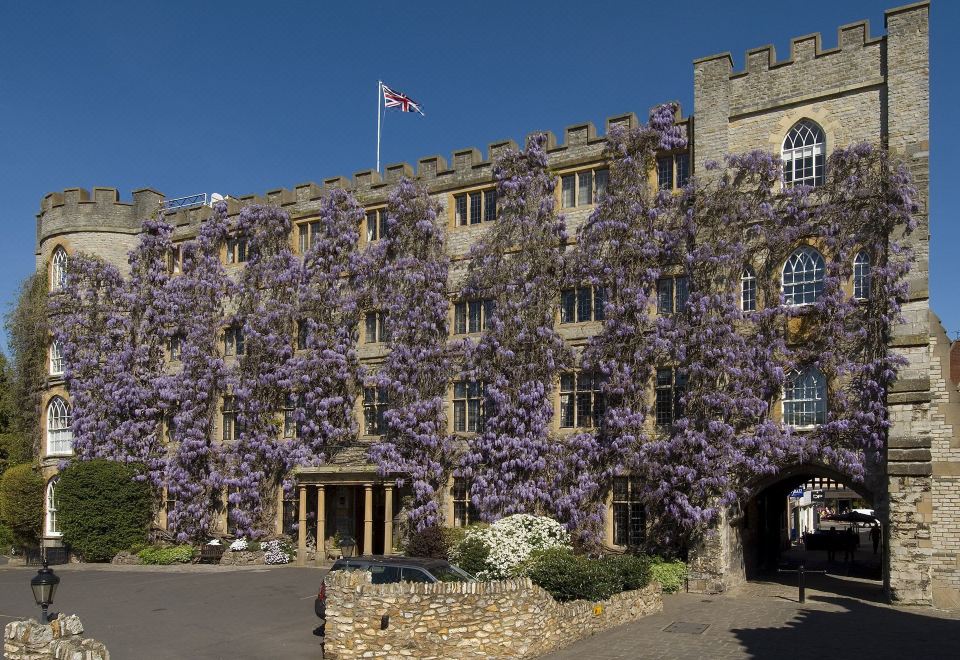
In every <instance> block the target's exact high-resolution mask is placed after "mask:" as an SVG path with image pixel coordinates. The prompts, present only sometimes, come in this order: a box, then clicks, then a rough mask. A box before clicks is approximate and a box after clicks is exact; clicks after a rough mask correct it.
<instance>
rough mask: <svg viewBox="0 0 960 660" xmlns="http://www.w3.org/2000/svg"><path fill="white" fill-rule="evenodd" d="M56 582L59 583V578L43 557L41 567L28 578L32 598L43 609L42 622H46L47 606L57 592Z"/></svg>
mask: <svg viewBox="0 0 960 660" xmlns="http://www.w3.org/2000/svg"><path fill="white" fill-rule="evenodd" d="M58 584H60V578H59V577H57V576H56V575H55V574H54V572H53V569H51V568H50V567H49V566H47V560H46V559H44V560H43V568H41V569H40V570H39V571H37V574H36V575H34V576H33V578H31V579H30V588H31V589H33V598H34V600H36V601H37V605H39V606H40V608H41V609H42V610H43V619H42V620H41V621H40V623H42V624H46V623H47V608H48V607H50V606H51V605H53V596H54V594H56V593H57V585H58Z"/></svg>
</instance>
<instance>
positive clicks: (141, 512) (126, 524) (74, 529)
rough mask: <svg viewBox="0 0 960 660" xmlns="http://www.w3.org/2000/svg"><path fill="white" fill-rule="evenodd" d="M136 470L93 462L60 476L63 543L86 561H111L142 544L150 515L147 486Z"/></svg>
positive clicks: (78, 463) (76, 464)
mask: <svg viewBox="0 0 960 660" xmlns="http://www.w3.org/2000/svg"><path fill="white" fill-rule="evenodd" d="M137 475H138V468H137V467H136V466H134V465H128V464H125V463H115V462H112V461H106V460H102V459H97V460H93V461H75V462H73V463H71V464H70V465H69V466H68V467H67V469H66V470H64V471H63V472H61V473H60V482H59V484H58V485H57V500H58V505H59V508H58V514H57V515H58V519H59V522H60V529H61V530H62V531H63V539H64V541H66V542H67V543H68V544H70V546H71V547H72V548H73V550H74V552H77V553H79V554H80V556H82V557H83V558H84V560H85V561H92V562H96V561H110V560H111V559H112V558H113V557H114V555H116V554H117V553H118V552H120V551H121V550H126V549H127V548H130V547H132V546H135V545H136V544H138V543H140V544H142V543H144V542H145V541H146V539H147V531H148V529H149V526H150V522H151V520H152V518H153V515H152V505H153V501H152V496H151V493H150V486H149V485H148V484H147V483H146V482H145V481H135V480H134V479H135V477H137Z"/></svg>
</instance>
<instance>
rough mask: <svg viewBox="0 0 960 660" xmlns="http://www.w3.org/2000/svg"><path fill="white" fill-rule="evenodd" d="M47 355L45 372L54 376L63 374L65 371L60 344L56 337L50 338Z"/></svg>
mask: <svg viewBox="0 0 960 660" xmlns="http://www.w3.org/2000/svg"><path fill="white" fill-rule="evenodd" d="M47 354H48V356H49V360H48V363H47V364H48V369H47V372H48V374H49V375H50V376H53V377H54V378H56V377H59V376H63V374H64V372H65V370H66V369H65V365H64V358H63V353H61V352H60V344H59V343H57V340H56V339H51V340H50V347H49V349H48V351H47Z"/></svg>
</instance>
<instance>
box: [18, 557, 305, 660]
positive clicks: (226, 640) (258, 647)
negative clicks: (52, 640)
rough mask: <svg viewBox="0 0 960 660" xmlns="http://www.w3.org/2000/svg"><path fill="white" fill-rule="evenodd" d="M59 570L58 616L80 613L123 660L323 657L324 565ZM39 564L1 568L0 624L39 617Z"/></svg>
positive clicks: (91, 632)
mask: <svg viewBox="0 0 960 660" xmlns="http://www.w3.org/2000/svg"><path fill="white" fill-rule="evenodd" d="M150 568H153V567H121V566H117V567H111V566H103V567H91V566H83V567H76V566H55V567H54V569H55V570H56V572H57V575H59V576H60V578H61V582H60V587H59V589H58V591H57V597H56V603H55V604H54V607H53V608H52V609H53V610H54V611H57V612H64V613H66V614H78V615H79V616H80V620H81V621H82V622H83V625H84V627H85V628H86V634H87V635H88V636H90V637H94V638H96V639H99V640H101V641H103V642H105V643H106V645H107V648H108V649H109V650H110V655H111V657H113V658H116V659H117V660H126V659H128V658H129V659H136V660H173V659H177V660H180V659H182V658H191V659H198V660H200V659H214V658H230V659H231V660H233V659H237V658H291V659H297V660H299V659H308V658H310V659H317V660H319V659H320V658H321V657H322V656H321V650H320V640H319V638H318V637H316V636H314V635H313V630H314V628H315V627H316V625H317V618H316V616H315V615H314V613H313V599H314V598H315V597H316V593H317V588H318V586H319V584H320V580H321V579H322V576H323V571H321V570H319V569H315V568H295V567H290V566H283V567H271V568H264V567H260V568H247V569H236V568H229V569H227V567H220V566H190V567H185V569H182V572H172V571H171V570H169V569H161V570H156V569H154V570H149V569H150ZM35 574H36V569H35V568H30V569H26V568H12V567H6V566H3V567H0V626H2V625H6V623H7V622H9V621H11V620H13V619H22V618H27V617H33V618H38V617H39V614H40V612H39V609H38V608H37V607H36V606H34V604H33V595H32V593H31V591H30V578H31V577H32V576H33V575H35Z"/></svg>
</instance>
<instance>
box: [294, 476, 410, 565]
mask: <svg viewBox="0 0 960 660" xmlns="http://www.w3.org/2000/svg"><path fill="white" fill-rule="evenodd" d="M297 479H298V484H297V493H298V496H299V497H298V502H299V504H298V516H297V522H298V525H297V564H298V565H300V566H303V565H305V564H306V555H307V537H308V535H312V536H314V538H315V539H316V542H317V553H316V559H315V563H316V565H318V566H319V565H321V564H322V563H323V562H324V561H326V559H327V556H328V553H334V554H336V553H339V550H340V548H339V547H334V543H333V539H334V537H337V536H339V538H340V539H347V538H352V539H354V540H355V541H356V551H357V553H358V554H364V555H372V554H384V555H389V554H393V550H394V546H393V543H394V534H393V525H394V511H395V507H394V490H395V489H394V484H393V481H392V480H389V481H385V480H383V479H381V478H379V477H378V476H377V475H376V473H374V472H373V471H372V470H370V471H365V470H356V471H349V472H348V471H341V469H340V468H339V467H338V466H321V467H314V468H301V469H300V470H298V472H297Z"/></svg>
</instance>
